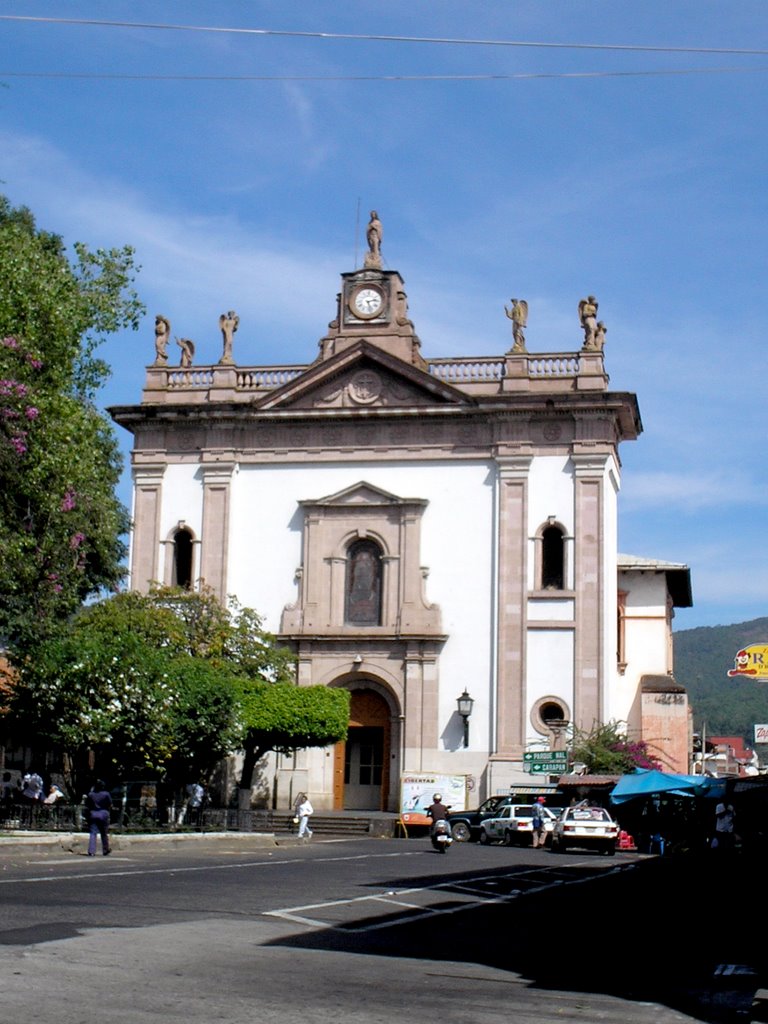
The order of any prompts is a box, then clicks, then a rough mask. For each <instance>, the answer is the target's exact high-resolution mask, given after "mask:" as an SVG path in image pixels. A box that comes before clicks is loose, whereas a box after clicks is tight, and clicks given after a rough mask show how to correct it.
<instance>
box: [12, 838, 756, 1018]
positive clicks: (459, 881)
mask: <svg viewBox="0 0 768 1024" xmlns="http://www.w3.org/2000/svg"><path fill="white" fill-rule="evenodd" d="M0 856H2V871H1V872H0V992H1V993H2V996H0V999H1V1001H2V1002H1V1005H2V1006H3V1016H4V1018H5V1019H6V1020H9V1021H13V1020H19V1021H25V1022H31V1021H32V1022H36V1024H54V1022H55V1024H85V1022H86V1021H91V1020H93V1019H96V1018H100V1019H101V1020H102V1021H108V1022H110V1024H123V1022H125V1024H129V1022H130V1024H146V1022H150V1021H151V1022H153V1024H154V1022H155V1021H157V1020H158V1019H162V1020H163V1021H164V1022H168V1024H176V1022H179V1024H195V1022H197V1021H203V1020H205V1021H223V1022H227V1024H241V1022H242V1024H245V1022H248V1024H253V1022H254V1021H267V1022H271V1021H280V1022H285V1024H293V1022H294V1021H305V1020H307V1019H311V1020H312V1021H313V1022H325V1021H329V1022H331V1021H332V1022H334V1024H339V1022H343V1024H347V1022H349V1024H358V1022H359V1024H373V1022H377V1024H378V1022H382V1021H391V1020H397V1021H400V1020H402V1019H404V1018H412V1017H415V1016H418V1017H420V1018H423V1019H424V1020H428V1019H431V1018H433V1019H435V1020H440V1021H448V1022H454V1021H455V1022H464V1021H473V1022H474V1021H477V1020H480V1019H482V1020H483V1021H488V1022H490V1024H493V1022H494V1021H497V1020H498V1021H502V1020H504V1021H505V1024H506V1022H508V1021H509V1020H513V1021H515V1022H525V1021H533V1020H536V1021H537V1022H541V1021H550V1020H552V1021H554V1020H557V1021H566V1022H570V1021H574V1022H575V1021H613V1022H618V1021H621V1022H622V1024H646V1022H654V1024H667V1022H672V1021H678V1022H679V1021H690V1020H731V1019H734V1020H735V1019H741V1020H749V1019H755V1020H757V1019H760V1018H759V1017H754V1018H753V1017H750V1016H744V1015H743V1014H742V1015H741V1016H734V1014H735V1013H736V1011H745V1010H746V1007H747V1006H751V1005H752V997H753V995H754V989H755V987H756V984H757V982H754V983H752V982H750V983H748V984H746V985H745V984H744V983H743V980H742V979H739V980H738V981H734V982H732V983H731V984H730V987H728V986H726V985H723V984H720V983H717V984H716V983H713V982H712V977H713V971H715V970H716V969H717V966H718V957H720V956H721V955H722V953H721V951H720V950H714V949H713V950H711V951H709V952H704V953H702V950H699V951H698V952H697V953H696V955H695V956H689V955H688V942H689V939H690V936H691V927H690V922H689V921H688V920H687V916H688V915H689V914H690V913H691V910H692V907H691V905H690V901H691V899H692V898H693V896H694V895H695V894H694V893H692V892H689V887H686V886H685V885H683V884H682V880H683V879H684V878H685V876H686V872H685V871H683V872H682V873H681V872H679V871H678V872H677V873H676V872H675V871H674V870H671V869H669V868H668V867H667V866H666V865H664V864H662V862H660V861H653V860H648V859H643V858H638V857H636V856H635V855H633V854H626V853H621V854H619V855H618V856H616V857H615V858H608V857H601V856H596V855H590V854H579V853H578V852H576V853H569V854H567V855H565V856H557V855H554V854H551V853H549V852H543V851H532V850H514V849H507V848H504V847H490V848H486V847H480V846H477V845H475V844H471V845H470V844H458V843H455V844H454V846H453V848H452V849H451V850H450V852H449V853H448V854H447V855H446V856H440V855H439V854H436V853H434V852H433V851H432V850H431V848H430V846H429V844H428V842H427V841H425V840H423V839H410V840H407V841H406V840H377V839H367V838H366V839H355V840H344V841H325V840H322V841H317V840H316V839H313V840H312V841H311V842H310V843H308V844H305V845H289V846H278V847H271V848H259V849H253V850H251V849H248V847H247V844H245V843H243V842H235V841H234V840H233V841H228V840H226V839H223V840H217V841H214V842H209V841H201V842H200V843H199V844H195V846H194V847H193V848H190V846H185V847H184V848H183V849H180V848H173V849H171V848H169V849H146V848H141V849H140V848H138V847H137V848H133V847H126V849H124V850H118V851H116V852H115V853H114V854H113V855H112V856H110V857H109V858H103V857H101V856H99V857H95V858H86V857H84V856H81V855H76V854H63V853H62V852H61V851H58V852H56V853H53V852H49V853H45V854H27V853H15V854H12V855H2V854H0ZM670 870H671V874H670ZM688 874H690V872H688ZM680 915H682V918H680ZM676 918H677V919H676ZM673 964H674V965H675V966H674V969H673ZM681 965H685V966H684V969H682V968H681Z"/></svg>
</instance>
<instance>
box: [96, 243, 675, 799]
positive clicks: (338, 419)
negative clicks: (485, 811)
mask: <svg viewBox="0 0 768 1024" xmlns="http://www.w3.org/2000/svg"><path fill="white" fill-rule="evenodd" d="M370 249H371V251H370V252H369V253H368V255H367V258H366V261H365V266H364V267H363V268H362V269H359V270H356V271H352V272H349V273H344V274H342V276H341V291H340V293H339V295H338V296H337V302H336V316H335V318H334V319H333V321H332V322H331V323H330V325H329V327H328V331H327V333H326V334H325V335H324V336H323V337H322V338H321V340H320V344H319V354H318V355H317V358H315V359H314V361H313V362H309V363H307V364H306V365H301V366H260V367H259V366H241V365H239V364H238V363H237V362H236V361H235V356H234V354H235V352H236V349H237V344H236V343H237V340H238V339H236V338H234V333H235V331H236V330H237V327H238V320H237V317H236V316H235V314H234V313H230V314H227V315H226V316H222V318H221V329H222V335H223V340H224V347H223V353H222V358H221V360H220V362H219V363H217V364H216V365H212V366H192V365H189V356H188V355H187V354H185V355H184V356H183V357H182V361H183V363H184V364H186V365H182V366H180V367H171V366H170V365H169V364H168V355H167V349H166V346H167V341H168V336H169V331H170V325H168V324H167V322H166V321H164V320H163V318H161V317H158V328H157V341H156V350H157V358H156V361H155V362H154V363H153V364H152V365H151V366H149V367H148V368H147V375H146V384H145V388H144V391H143V394H142V397H141V402H140V404H138V405H134V406H124V407H120V408H115V409H113V410H111V411H112V415H113V416H114V418H115V420H116V421H117V422H118V423H119V424H121V425H122V426H123V427H125V428H126V429H128V430H129V431H130V432H131V433H132V434H133V438H134V444H133V455H132V470H133V484H134V502H133V520H134V528H133V534H132V540H131V555H130V573H131V577H130V579H131V586H132V587H134V588H136V589H140V590H146V589H147V588H148V587H149V586H150V585H151V583H152V582H153V581H159V582H166V583H181V584H182V585H187V586H196V585H198V584H199V581H200V580H203V581H205V583H206V584H207V585H208V586H211V587H213V588H214V590H215V591H216V592H217V593H218V594H219V595H220V596H221V597H222V598H225V597H226V596H227V595H230V594H231V595H236V597H237V599H238V601H239V602H240V603H241V604H242V605H246V606H250V607H253V608H255V609H256V610H257V611H258V612H260V613H261V614H262V615H263V616H264V618H265V625H266V627H267V628H268V629H270V630H271V631H272V632H274V633H276V634H277V635H278V637H279V639H280V641H281V642H282V643H283V644H285V645H287V646H289V647H290V648H291V649H292V650H293V651H294V652H295V656H296V662H297V682H298V685H310V684H322V685H326V686H334V687H345V688H347V689H348V690H350V691H351V695H352V700H351V720H350V730H349V736H348V739H347V741H346V743H341V744H338V745H337V747H335V748H333V749H327V750H307V751H299V752H297V753H296V755H295V756H294V757H293V758H290V759H288V758H285V757H283V758H280V759H278V763H277V764H276V765H272V766H271V768H270V771H271V772H272V773H273V774H274V775H275V778H276V779H277V780H278V781H277V791H278V799H279V801H280V802H281V805H285V804H287V802H288V800H289V796H288V794H289V793H295V792H296V791H297V790H298V789H305V790H307V791H309V792H310V793H311V794H312V799H313V803H314V804H315V806H316V807H317V808H327V809H330V808H335V809H342V808H345V809H347V808H367V809H381V810H396V809H397V808H398V798H399V783H400V778H401V777H402V776H403V775H404V774H407V773H416V772H435V773H441V774H447V775H457V776H461V775H464V776H467V777H468V778H469V779H470V780H471V784H472V785H473V786H474V797H473V799H474V798H478V799H479V798H482V797H484V796H487V795H490V794H493V793H497V792H508V791H509V790H510V789H513V790H514V789H516V788H517V789H520V788H521V787H523V786H524V784H525V783H530V782H531V781H532V776H531V775H530V774H527V772H526V767H527V765H526V758H525V756H524V755H525V754H526V753H530V752H543V751H548V750H563V749H564V748H565V745H566V742H567V735H568V733H569V730H570V729H572V728H573V727H576V728H581V729H589V728H591V727H592V725H593V724H594V723H596V722H606V721H610V720H619V721H623V722H626V723H627V726H628V731H629V735H630V736H631V737H633V738H636V739H640V738H643V739H646V740H647V741H648V742H649V744H650V745H651V747H652V749H653V750H654V751H655V752H656V753H657V755H658V756H659V757H660V758H661V760H662V761H663V762H664V763H665V764H666V765H667V766H668V767H669V768H670V769H673V770H678V771H686V770H687V767H688V765H687V760H686V759H687V749H688V731H689V721H688V720H689V713H688V705H687V697H686V695H685V692H684V690H682V688H681V687H679V686H677V684H676V683H675V680H674V676H673V675H672V670H673V664H672V651H671V620H672V615H673V609H674V607H675V606H686V605H689V604H690V603H691V596H690V574H689V572H688V569H687V567H686V566H684V565H678V564H669V563H662V562H658V561H653V560H648V559H639V558H629V557H626V556H621V555H619V553H618V550H617V533H618V530H617V495H618V492H619V487H620V476H621V466H620V459H619V447H620V445H621V444H622V442H625V441H633V440H635V439H636V438H637V436H638V435H639V433H640V432H641V430H642V425H641V420H640V414H639V410H638V405H637V400H636V398H635V396H634V395H633V394H631V393H627V392H614V391H611V390H610V389H609V381H608V377H607V374H606V372H605V367H604V354H603V344H602V343H603V339H604V333H603V332H602V324H599V325H598V324H597V323H596V315H595V314H596V308H595V310H594V313H593V312H592V311H591V310H590V309H588V308H585V310H584V315H583V316H582V327H583V330H584V342H583V345H582V347H581V349H580V350H579V351H572V352H567V351H566V352H553V353H548V354H530V353H528V351H527V349H526V344H525V336H524V330H523V328H524V325H525V318H524V315H521V309H520V308H519V307H518V309H517V314H518V315H517V316H516V318H514V319H513V318H512V316H511V317H510V318H511V319H513V334H514V345H513V347H512V349H511V351H509V352H507V353H505V354H500V355H495V356H485V357H467V358H451V359H448V358H431V357H429V356H428V355H423V354H422V352H421V344H420V341H419V338H418V336H417V334H416V332H415V328H414V325H413V324H412V322H411V321H410V319H409V317H408V309H407V302H406V296H405V290H404V284H403V280H402V279H401V277H400V275H399V274H398V273H397V272H396V271H394V270H386V269H383V268H382V265H381V257H380V252H379V250H378V247H377V245H376V242H375V239H374V243H373V244H371V247H370ZM590 301H593V300H591V297H590ZM585 302H586V300H585ZM522 305H523V306H524V304H522ZM595 307H596V303H595ZM462 695H468V696H470V697H471V698H472V704H471V716H470V717H469V718H466V717H462V716H461V715H460V714H459V712H458V706H457V699H458V698H459V697H460V696H462ZM465 710H466V709H465Z"/></svg>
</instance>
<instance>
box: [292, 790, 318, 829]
mask: <svg viewBox="0 0 768 1024" xmlns="http://www.w3.org/2000/svg"><path fill="white" fill-rule="evenodd" d="M314 813H315V809H314V807H313V806H312V804H311V803H310V800H309V797H308V796H307V794H306V793H299V795H298V797H297V798H296V817H297V818H298V819H299V839H304V838H305V837H306V838H307V839H311V838H312V829H311V828H310V827H309V816H310V814H314Z"/></svg>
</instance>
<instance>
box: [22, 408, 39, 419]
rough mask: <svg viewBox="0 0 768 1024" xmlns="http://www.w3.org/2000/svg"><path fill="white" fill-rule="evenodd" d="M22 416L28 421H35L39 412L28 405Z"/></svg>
mask: <svg viewBox="0 0 768 1024" xmlns="http://www.w3.org/2000/svg"><path fill="white" fill-rule="evenodd" d="M24 415H25V416H26V417H27V419H28V420H36V419H37V417H38V416H39V415H40V410H39V409H36V408H35V406H34V405H28V406H27V408H26V411H25V413H24Z"/></svg>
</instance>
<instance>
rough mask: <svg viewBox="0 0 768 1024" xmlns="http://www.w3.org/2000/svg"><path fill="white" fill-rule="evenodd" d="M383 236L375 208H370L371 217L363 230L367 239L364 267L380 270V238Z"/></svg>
mask: <svg viewBox="0 0 768 1024" xmlns="http://www.w3.org/2000/svg"><path fill="white" fill-rule="evenodd" d="M382 236H383V229H382V226H381V221H380V220H379V215H378V213H377V212H376V211H375V210H371V219H370V220H369V221H368V227H367V228H366V231H365V237H366V239H367V240H368V252H367V253H366V254H365V265H366V267H373V268H375V269H377V270H381V239H382Z"/></svg>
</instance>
